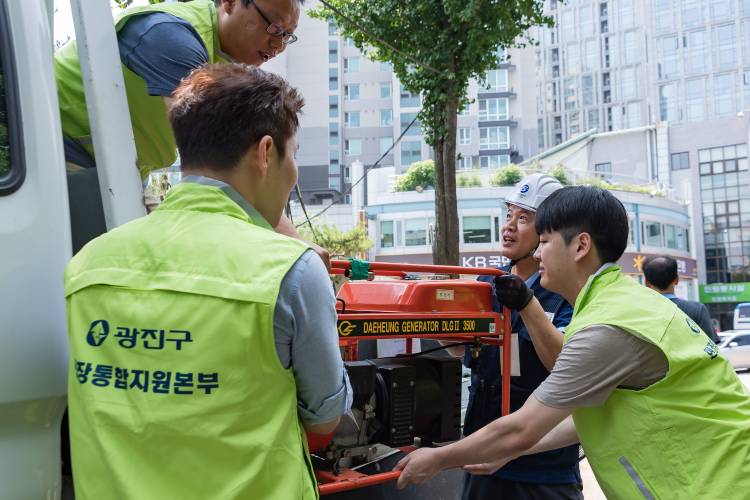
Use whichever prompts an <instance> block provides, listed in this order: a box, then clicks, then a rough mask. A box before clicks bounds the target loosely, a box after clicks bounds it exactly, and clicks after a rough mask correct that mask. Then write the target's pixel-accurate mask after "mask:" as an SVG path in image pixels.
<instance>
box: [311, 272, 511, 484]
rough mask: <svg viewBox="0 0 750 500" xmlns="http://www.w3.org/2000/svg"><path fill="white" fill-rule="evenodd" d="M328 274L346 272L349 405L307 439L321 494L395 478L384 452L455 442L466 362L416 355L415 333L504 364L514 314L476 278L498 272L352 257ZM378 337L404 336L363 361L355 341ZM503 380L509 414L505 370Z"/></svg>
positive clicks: (343, 298) (341, 304)
mask: <svg viewBox="0 0 750 500" xmlns="http://www.w3.org/2000/svg"><path fill="white" fill-rule="evenodd" d="M331 273H332V274H334V275H344V276H346V277H347V278H349V279H348V281H346V282H345V283H344V284H343V285H342V286H341V288H340V289H339V291H338V293H337V295H336V300H337V305H336V309H337V312H338V333H339V345H340V346H341V350H342V355H343V357H344V361H345V366H346V370H347V372H348V374H349V380H350V381H351V385H352V391H353V404H352V411H351V414H350V415H347V416H345V417H343V418H342V421H341V423H340V424H339V426H338V427H337V428H336V431H335V432H334V433H333V434H332V435H331V436H327V437H326V438H325V439H321V437H320V436H310V437H309V438H310V439H309V441H310V449H311V453H312V458H313V464H314V465H315V468H316V475H317V478H318V481H319V483H320V493H321V495H325V494H330V493H336V492H341V491H346V490H351V489H356V488H362V487H365V486H369V485H373V484H379V483H383V482H386V481H391V480H394V479H396V478H398V474H399V473H398V472H395V471H389V470H387V469H388V467H387V466H382V464H385V463H386V462H387V460H386V459H387V458H389V457H394V456H401V455H402V454H403V453H408V452H410V451H412V450H414V449H415V446H440V445H441V444H443V443H448V442H452V441H456V440H458V439H460V437H461V387H462V378H463V368H462V360H461V359H460V358H459V357H454V356H450V355H447V354H446V353H445V352H443V351H444V349H446V345H441V344H437V346H436V347H434V348H432V349H424V348H422V349H419V350H418V351H417V350H416V349H414V342H413V341H414V339H432V340H437V341H439V342H441V343H442V342H445V343H446V344H448V343H452V344H455V346H454V347H458V348H460V349H464V346H468V347H469V352H470V353H471V354H472V356H474V357H477V356H479V351H480V350H481V347H482V345H484V344H489V345H497V346H501V347H502V356H501V358H502V366H503V367H510V311H509V310H503V312H502V313H496V312H494V311H493V310H492V286H491V285H490V284H489V283H486V282H481V281H477V280H476V278H475V277H474V276H477V275H491V276H493V275H494V276H499V275H502V274H504V273H503V272H502V271H500V270H497V269H491V268H467V267H458V266H433V265H415V264H395V263H383V262H366V261H360V260H356V259H353V260H347V261H333V262H332V269H331ZM467 275H468V277H467ZM472 275H474V276H472ZM383 339H390V340H397V341H400V342H402V343H403V346H399V344H398V342H391V343H388V344H389V345H390V347H391V350H393V349H394V348H395V350H397V351H402V352H400V353H399V354H397V355H394V356H390V357H377V355H376V356H373V357H369V356H367V358H369V359H363V357H365V356H363V354H364V351H365V349H362V346H361V345H360V343H361V342H363V341H376V340H383ZM368 344H369V349H367V351H372V350H373V342H369V343H368ZM394 344H395V345H394ZM399 347H402V348H400V349H399ZM498 369H500V367H498ZM501 379H502V400H501V406H502V414H503V415H507V414H508V411H509V394H510V369H504V370H502V375H501ZM384 469H386V470H384Z"/></svg>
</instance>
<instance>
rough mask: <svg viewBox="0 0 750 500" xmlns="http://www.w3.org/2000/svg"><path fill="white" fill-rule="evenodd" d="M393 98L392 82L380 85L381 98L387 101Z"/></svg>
mask: <svg viewBox="0 0 750 500" xmlns="http://www.w3.org/2000/svg"><path fill="white" fill-rule="evenodd" d="M389 97H391V82H384V83H381V84H380V98H381V99H387V98H389Z"/></svg>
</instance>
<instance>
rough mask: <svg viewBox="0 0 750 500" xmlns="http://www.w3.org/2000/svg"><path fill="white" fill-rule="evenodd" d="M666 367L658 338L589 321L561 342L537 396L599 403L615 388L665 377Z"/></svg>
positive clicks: (564, 402) (545, 400) (562, 403)
mask: <svg viewBox="0 0 750 500" xmlns="http://www.w3.org/2000/svg"><path fill="white" fill-rule="evenodd" d="M668 367H669V365H668V362H667V358H666V357H665V356H664V353H663V352H662V351H661V349H659V348H658V347H657V346H655V345H654V344H651V343H650V342H647V341H645V340H643V339H641V338H640V337H637V336H635V335H632V334H630V333H628V332H627V331H625V330H623V329H621V328H617V327H614V326H610V325H591V326H589V327H587V328H584V329H582V330H580V331H579V332H576V334H575V335H573V337H572V338H571V339H570V340H569V341H568V342H567V343H566V344H565V345H564V346H563V348H562V352H560V355H559V356H558V357H557V361H556V362H555V366H554V368H553V369H552V372H551V373H550V374H549V376H548V377H547V379H546V380H545V381H544V382H542V384H541V385H540V386H539V387H537V389H536V390H535V391H534V396H535V397H536V399H537V400H538V401H539V402H540V403H542V404H543V405H545V406H549V407H551V408H559V409H573V408H581V407H587V406H588V407H591V406H600V405H602V404H604V402H605V401H606V400H607V398H609V395H610V394H611V393H612V391H614V390H615V388H621V389H633V390H638V389H643V388H645V387H648V386H649V385H652V384H654V383H656V382H658V381H659V380H661V379H662V378H664V376H665V375H666V374H667V370H668Z"/></svg>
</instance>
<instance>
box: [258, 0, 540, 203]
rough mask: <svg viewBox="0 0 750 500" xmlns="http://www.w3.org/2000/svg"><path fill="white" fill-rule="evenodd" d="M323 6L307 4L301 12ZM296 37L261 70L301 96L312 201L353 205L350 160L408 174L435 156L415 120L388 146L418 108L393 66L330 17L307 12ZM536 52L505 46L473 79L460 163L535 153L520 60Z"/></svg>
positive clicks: (529, 68)
mask: <svg viewBox="0 0 750 500" xmlns="http://www.w3.org/2000/svg"><path fill="white" fill-rule="evenodd" d="M317 6H318V2H316V1H311V2H306V3H305V6H304V9H305V11H307V10H308V9H314V8H316V7H317ZM296 34H297V35H298V36H299V41H298V42H297V43H295V44H294V46H292V47H290V48H289V49H288V50H286V51H285V52H283V53H282V54H281V55H280V56H279V57H277V58H276V59H274V60H272V61H270V62H269V63H267V64H266V65H264V69H269V70H271V71H274V72H276V73H279V74H281V75H282V76H284V77H285V78H286V79H287V80H289V82H290V83H291V84H292V85H294V86H295V87H297V88H299V89H300V90H301V92H302V93H303V95H304V96H305V102H306V105H305V108H304V114H303V116H302V120H301V126H300V130H299V134H298V139H299V144H300V149H299V152H298V154H297V164H298V165H299V167H300V187H301V189H302V192H303V196H304V198H305V202H306V203H307V204H310V205H315V204H328V203H330V202H332V201H335V202H338V203H345V204H346V203H350V199H351V197H350V194H351V184H352V182H356V179H352V172H351V165H352V163H353V162H354V161H360V162H362V164H363V165H365V166H368V167H371V166H373V165H375V164H376V163H377V164H378V166H393V167H395V171H396V173H402V172H403V171H405V170H406V169H407V168H408V167H409V165H411V164H412V163H414V162H415V161H420V160H425V159H429V158H431V157H432V148H431V147H430V146H428V145H427V143H426V142H425V139H424V136H423V134H422V130H421V127H420V124H419V121H417V122H415V123H414V125H412V126H411V127H410V128H409V129H408V130H407V132H406V134H405V136H404V137H403V139H402V140H401V141H400V143H399V144H397V145H396V146H395V147H393V148H392V146H393V143H394V140H395V139H396V138H398V137H399V136H400V135H401V133H402V132H403V131H404V130H405V129H406V128H407V126H408V125H409V124H410V123H411V122H412V120H413V119H414V118H415V116H416V115H417V113H418V112H419V110H420V109H421V98H420V96H419V95H415V94H412V93H410V92H409V91H407V90H406V89H405V88H404V87H403V86H402V85H401V83H400V81H399V80H398V77H397V76H396V75H395V74H394V73H393V71H392V68H391V67H390V65H388V64H386V63H381V62H377V61H372V60H370V59H368V58H367V57H366V55H364V54H363V53H362V52H361V51H360V50H358V49H357V48H356V47H355V46H354V45H353V43H352V42H351V40H348V39H346V38H344V37H342V36H340V34H339V32H338V30H337V28H336V26H335V25H334V24H331V23H326V22H325V21H321V20H317V19H312V18H310V17H309V16H307V15H306V14H305V13H303V15H302V16H301V17H300V22H299V26H298V29H297V31H296ZM533 54H534V51H533V48H524V49H515V48H514V49H510V50H509V51H508V52H507V53H506V52H505V51H503V50H499V51H498V63H497V67H496V68H493V69H491V70H490V71H488V72H487V74H486V75H485V81H483V82H478V81H472V82H470V84H469V93H468V95H469V98H470V99H471V100H472V102H471V103H470V104H469V105H468V106H467V107H466V109H464V110H462V111H461V112H460V113H459V116H458V131H457V137H456V151H457V156H458V159H457V161H456V168H457V170H474V169H480V170H482V169H485V170H489V169H497V168H499V167H502V166H504V165H507V164H509V163H518V162H520V161H522V160H523V159H524V158H527V157H528V156H531V155H533V154H536V153H537V150H538V148H537V132H536V118H535V111H534V110H535V98H534V92H535V89H534V86H533V79H534V67H533V65H529V64H521V62H522V61H525V60H530V59H531V58H533ZM530 82H531V84H530ZM526 117H528V118H526Z"/></svg>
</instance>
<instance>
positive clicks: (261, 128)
mask: <svg viewBox="0 0 750 500" xmlns="http://www.w3.org/2000/svg"><path fill="white" fill-rule="evenodd" d="M302 105H303V101H302V97H301V96H300V95H299V94H298V93H297V91H296V90H295V89H293V88H291V87H289V85H287V84H286V82H284V80H282V79H281V78H280V77H278V76H275V75H272V74H269V73H265V72H263V71H262V70H260V69H258V68H255V67H252V66H248V65H240V64H221V65H208V66H206V67H204V68H202V69H201V70H198V71H196V72H194V73H193V74H192V75H191V76H190V77H189V78H188V79H186V80H185V81H183V83H182V84H181V85H180V87H178V89H177V90H176V92H175V94H174V100H173V103H172V108H171V111H170V119H171V123H172V125H173V127H174V130H175V137H176V141H177V146H178V148H179V151H180V155H181V158H182V169H183V173H184V175H185V176H184V178H183V182H182V183H181V184H179V185H178V186H176V187H175V188H173V189H172V190H170V192H169V193H168V194H167V196H166V198H165V200H164V202H163V203H162V204H161V205H160V206H159V207H158V208H157V209H156V210H155V211H154V212H152V213H151V214H150V215H148V216H146V217H142V218H140V219H137V220H135V221H132V222H130V223H128V224H125V225H123V226H121V227H119V228H117V229H115V230H113V231H110V232H108V233H106V234H104V235H102V236H100V237H98V238H96V239H94V240H93V241H91V242H90V243H89V244H87V245H86V246H85V247H84V248H83V249H82V250H81V251H80V252H79V253H78V254H77V255H76V256H75V257H74V258H73V259H72V260H71V262H70V264H69V265H68V267H67V269H66V272H65V294H66V301H67V312H68V333H69V341H70V350H71V366H70V377H69V386H68V394H69V412H70V430H71V444H72V452H73V469H74V480H75V492H76V498H79V499H84V500H85V499H96V500H98V499H101V498H123V499H145V498H185V499H201V500H203V499H211V498H216V499H222V500H224V499H246V498H259V499H260V498H262V499H272V500H276V499H278V500H287V499H291V498H294V499H316V498H317V487H316V482H315V477H314V474H313V470H312V466H311V463H310V459H309V455H308V452H307V441H306V438H305V434H304V431H305V430H306V431H309V432H312V433H327V432H331V431H332V430H333V429H334V428H335V426H336V424H337V422H338V419H339V417H340V416H341V415H342V414H344V413H345V412H346V411H348V409H349V407H350V405H351V388H350V386H349V382H348V379H347V376H346V372H345V371H344V367H343V362H342V360H341V355H340V352H339V350H338V336H337V334H336V313H335V309H334V306H335V299H334V296H333V291H332V287H331V284H330V280H329V277H328V273H327V271H326V269H325V267H324V266H323V263H322V261H321V260H320V259H319V258H317V256H315V254H314V253H313V252H312V251H311V250H310V248H309V247H308V246H307V245H306V244H304V243H303V242H301V241H299V240H296V239H292V238H289V237H287V236H283V235H280V234H278V233H276V232H274V231H273V229H272V228H273V226H274V225H275V224H277V223H278V220H279V218H280V217H281V213H282V210H283V208H284V206H285V204H286V200H287V197H288V196H289V192H290V190H291V189H292V187H293V186H294V184H295V183H296V181H297V166H296V164H295V161H294V153H295V151H296V149H297V144H296V141H295V138H294V135H295V132H296V129H297V127H298V123H299V122H298V113H299V111H300V109H301V107H302ZM227 117H231V118H232V119H231V120H228V119H227Z"/></svg>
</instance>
